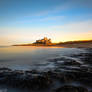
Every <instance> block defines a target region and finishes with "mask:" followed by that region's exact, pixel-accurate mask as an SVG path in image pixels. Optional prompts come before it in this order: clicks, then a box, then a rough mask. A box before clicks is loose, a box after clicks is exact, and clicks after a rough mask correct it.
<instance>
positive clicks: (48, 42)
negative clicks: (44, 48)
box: [35, 37, 52, 45]
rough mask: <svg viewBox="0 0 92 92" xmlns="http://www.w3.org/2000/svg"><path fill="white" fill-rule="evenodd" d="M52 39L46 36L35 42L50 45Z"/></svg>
mask: <svg viewBox="0 0 92 92" xmlns="http://www.w3.org/2000/svg"><path fill="white" fill-rule="evenodd" d="M51 43H52V42H51V39H48V38H47V37H44V38H43V39H40V40H36V42H35V44H44V45H49V44H51Z"/></svg>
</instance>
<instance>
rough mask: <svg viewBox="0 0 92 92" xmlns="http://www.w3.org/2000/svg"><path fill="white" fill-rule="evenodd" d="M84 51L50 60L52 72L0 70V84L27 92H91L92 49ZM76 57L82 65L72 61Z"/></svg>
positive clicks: (49, 70) (74, 60)
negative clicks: (26, 91)
mask: <svg viewBox="0 0 92 92" xmlns="http://www.w3.org/2000/svg"><path fill="white" fill-rule="evenodd" d="M80 49H81V48H80ZM85 51H86V52H85V53H79V54H72V55H71V56H70V57H71V58H64V57H60V58H54V59H50V60H49V62H52V63H53V64H54V65H55V66H56V67H55V68H54V69H52V70H51V69H48V70H47V71H38V70H36V69H35V70H25V71H24V70H12V69H9V68H5V67H3V68H0V83H1V85H2V84H4V85H7V87H12V88H17V89H23V90H29V91H28V92H30V90H31V91H32V92H40V91H41V92H92V78H91V76H92V67H91V65H92V62H91V60H92V52H91V51H92V49H89V48H87V49H85ZM76 57H77V58H78V59H80V60H81V61H82V62H84V63H81V62H78V61H77V60H76V59H74V58H76ZM62 61H63V62H62ZM66 89H68V90H69V91H68V90H66Z"/></svg>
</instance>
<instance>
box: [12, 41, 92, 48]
mask: <svg viewBox="0 0 92 92" xmlns="http://www.w3.org/2000/svg"><path fill="white" fill-rule="evenodd" d="M12 46H32V47H60V48H92V40H88V41H70V42H60V43H52V44H51V45H45V44H19V45H12Z"/></svg>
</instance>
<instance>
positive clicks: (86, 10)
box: [0, 0, 92, 45]
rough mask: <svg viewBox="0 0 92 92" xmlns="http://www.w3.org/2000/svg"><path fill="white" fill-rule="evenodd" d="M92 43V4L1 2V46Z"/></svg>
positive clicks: (72, 0)
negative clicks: (45, 39)
mask: <svg viewBox="0 0 92 92" xmlns="http://www.w3.org/2000/svg"><path fill="white" fill-rule="evenodd" d="M44 36H45V37H48V38H51V39H52V41H53V42H60V41H70V40H90V39H92V0H0V45H12V44H19V43H32V42H34V41H35V40H36V39H40V38H43V37H44Z"/></svg>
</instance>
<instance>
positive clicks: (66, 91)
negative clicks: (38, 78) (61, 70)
mask: <svg viewBox="0 0 92 92" xmlns="http://www.w3.org/2000/svg"><path fill="white" fill-rule="evenodd" d="M55 92H88V90H87V89H86V88H84V87H80V86H79V87H76V86H72V85H65V86H62V87H60V88H57V89H56V90H55Z"/></svg>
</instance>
